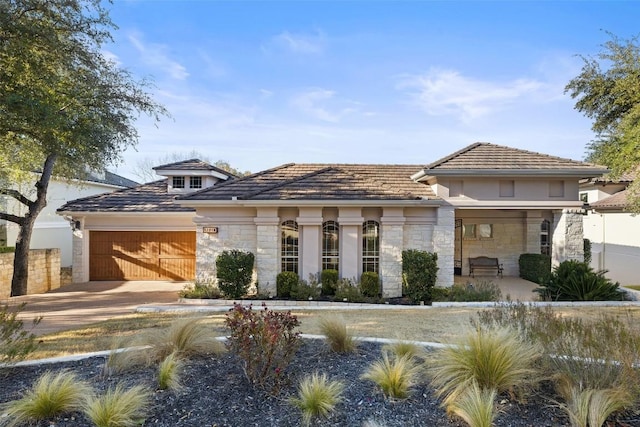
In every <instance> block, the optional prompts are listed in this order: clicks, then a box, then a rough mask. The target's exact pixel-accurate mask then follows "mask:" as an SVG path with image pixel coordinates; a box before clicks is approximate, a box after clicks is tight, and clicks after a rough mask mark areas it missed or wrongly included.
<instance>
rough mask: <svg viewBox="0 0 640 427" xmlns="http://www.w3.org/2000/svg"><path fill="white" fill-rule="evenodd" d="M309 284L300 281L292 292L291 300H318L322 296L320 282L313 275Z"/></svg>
mask: <svg viewBox="0 0 640 427" xmlns="http://www.w3.org/2000/svg"><path fill="white" fill-rule="evenodd" d="M311 276H312V277H309V282H307V281H305V280H300V281H299V282H298V284H297V285H296V286H295V287H294V289H292V290H291V298H294V299H297V300H308V299H316V298H318V297H319V296H320V287H319V286H318V281H317V280H316V279H315V277H313V276H314V275H311Z"/></svg>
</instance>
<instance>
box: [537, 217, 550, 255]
mask: <svg viewBox="0 0 640 427" xmlns="http://www.w3.org/2000/svg"><path fill="white" fill-rule="evenodd" d="M550 232H551V223H550V222H549V221H548V220H546V219H545V220H544V221H542V224H540V253H541V254H544V255H551V239H550V238H549V237H550V234H551V233H550Z"/></svg>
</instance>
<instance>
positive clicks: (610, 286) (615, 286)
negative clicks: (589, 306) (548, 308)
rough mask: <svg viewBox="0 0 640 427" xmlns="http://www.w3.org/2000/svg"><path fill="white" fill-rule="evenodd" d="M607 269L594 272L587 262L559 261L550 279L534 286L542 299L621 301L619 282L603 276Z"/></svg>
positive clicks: (621, 292)
mask: <svg viewBox="0 0 640 427" xmlns="http://www.w3.org/2000/svg"><path fill="white" fill-rule="evenodd" d="M605 274H606V270H601V271H598V272H596V271H594V270H593V269H592V268H591V267H589V265H588V264H586V263H584V262H580V261H575V260H568V261H563V262H561V263H560V264H559V265H558V266H557V267H556V268H554V269H553V272H552V273H551V276H550V277H549V280H548V281H547V282H546V283H544V284H543V285H542V286H541V287H539V288H537V289H534V291H535V292H538V293H539V294H540V298H542V299H543V300H545V301H622V300H624V292H623V291H622V290H621V289H620V284H619V283H617V282H616V283H613V282H612V281H611V280H610V279H608V278H606V277H605Z"/></svg>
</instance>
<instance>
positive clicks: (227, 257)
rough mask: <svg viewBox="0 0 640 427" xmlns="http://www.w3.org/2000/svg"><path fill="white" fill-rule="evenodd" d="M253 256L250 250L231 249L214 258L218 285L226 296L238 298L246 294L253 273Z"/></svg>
mask: <svg viewBox="0 0 640 427" xmlns="http://www.w3.org/2000/svg"><path fill="white" fill-rule="evenodd" d="M254 259H255V256H254V255H253V254H252V253H251V252H245V251H240V250H237V249H232V250H230V251H223V252H222V253H221V254H220V255H218V258H216V272H217V277H218V287H219V288H220V290H221V291H222V293H223V294H224V296H225V297H226V298H240V297H242V296H244V295H246V294H247V291H248V290H249V285H250V284H251V276H252V275H253V262H254Z"/></svg>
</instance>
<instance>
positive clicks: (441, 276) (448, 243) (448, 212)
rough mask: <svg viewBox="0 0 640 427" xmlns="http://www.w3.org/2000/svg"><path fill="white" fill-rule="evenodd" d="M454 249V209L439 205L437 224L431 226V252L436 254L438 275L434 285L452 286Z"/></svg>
mask: <svg viewBox="0 0 640 427" xmlns="http://www.w3.org/2000/svg"><path fill="white" fill-rule="evenodd" d="M454 251H455V210H454V209H453V208H449V207H445V206H441V207H440V208H439V209H438V220H437V224H436V225H435V226H434V227H433V252H436V253H437V254H438V277H437V279H436V286H440V287H444V288H448V287H451V286H453V265H454Z"/></svg>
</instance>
